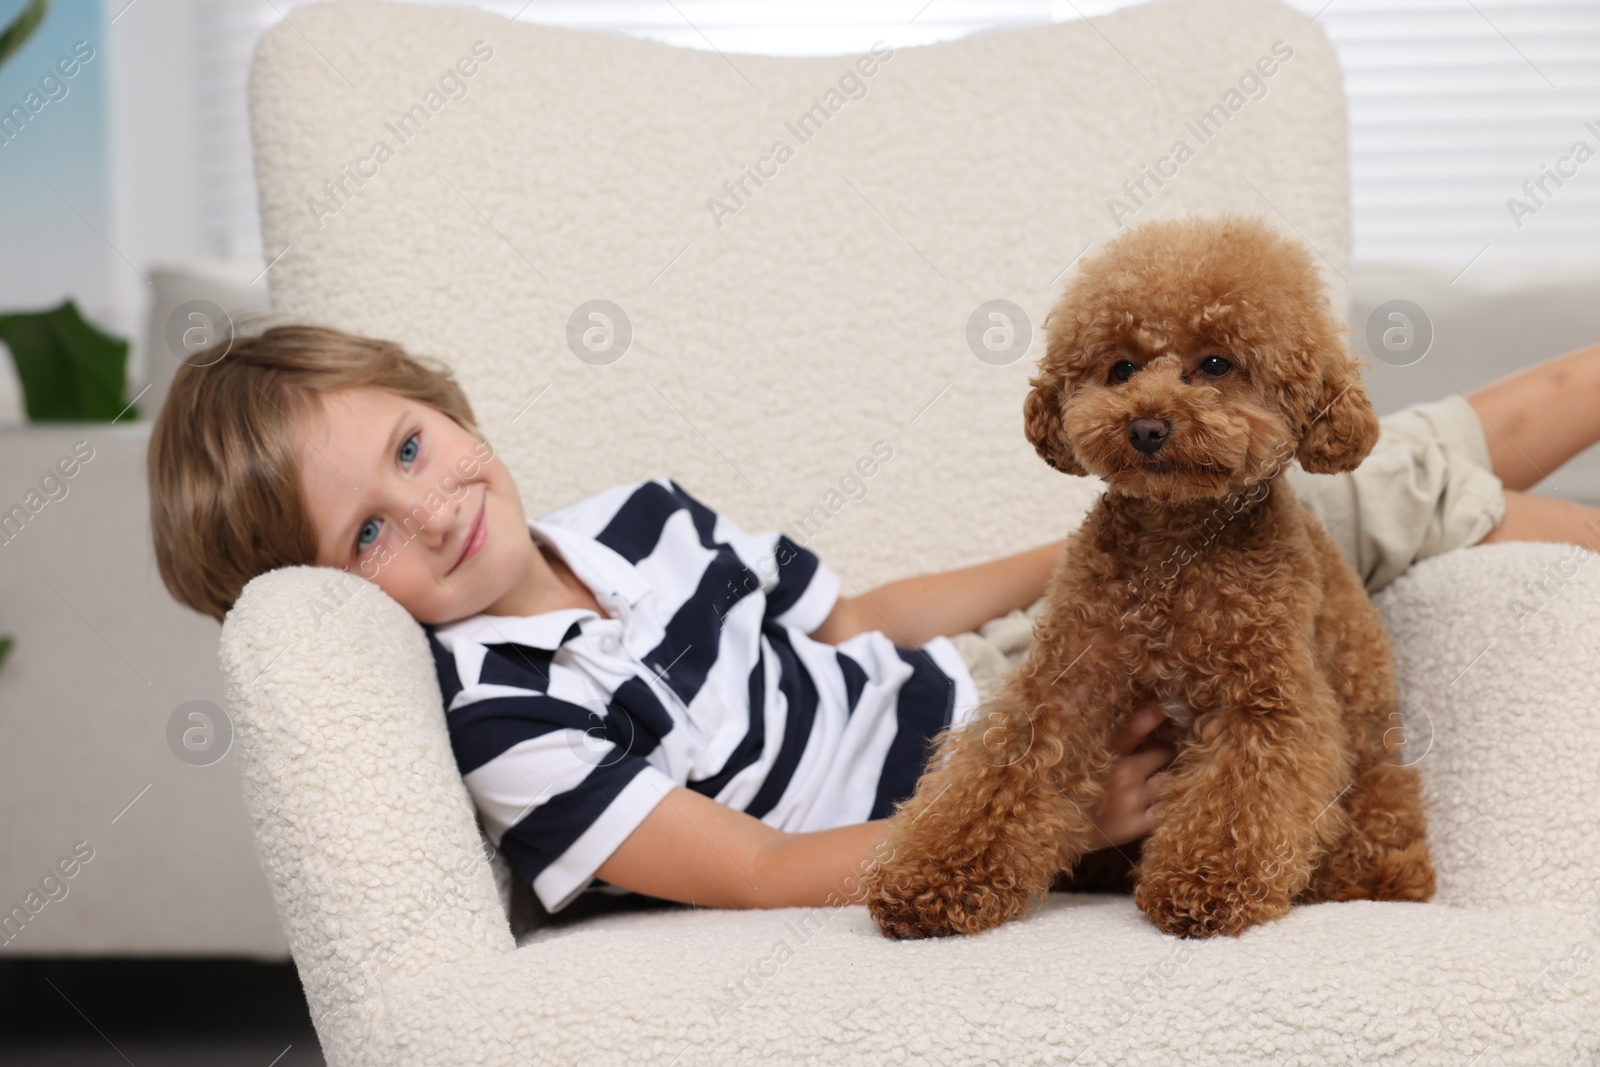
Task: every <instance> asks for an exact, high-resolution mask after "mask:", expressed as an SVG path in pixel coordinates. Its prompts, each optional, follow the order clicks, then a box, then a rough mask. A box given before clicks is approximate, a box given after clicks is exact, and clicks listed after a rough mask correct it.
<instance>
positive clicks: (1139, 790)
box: [1090, 706, 1178, 849]
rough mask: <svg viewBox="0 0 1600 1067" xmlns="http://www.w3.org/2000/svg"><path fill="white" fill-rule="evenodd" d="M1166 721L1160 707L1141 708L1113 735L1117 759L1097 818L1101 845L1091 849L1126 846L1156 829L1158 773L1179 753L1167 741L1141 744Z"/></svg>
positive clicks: (1112, 740)
mask: <svg viewBox="0 0 1600 1067" xmlns="http://www.w3.org/2000/svg"><path fill="white" fill-rule="evenodd" d="M1165 719H1166V714H1165V713H1164V712H1163V711H1162V710H1161V709H1160V708H1159V707H1155V706H1148V707H1143V708H1138V709H1136V710H1135V711H1134V713H1133V714H1132V715H1131V716H1129V718H1128V721H1127V722H1125V723H1123V724H1122V725H1121V726H1119V727H1117V730H1116V732H1115V733H1113V734H1112V735H1111V745H1112V748H1114V749H1115V750H1116V752H1117V759H1116V762H1115V763H1113V764H1112V765H1111V773H1110V774H1109V775H1108V776H1107V778H1106V800H1105V804H1104V805H1103V806H1102V807H1101V808H1100V812H1099V814H1097V815H1096V816H1095V818H1094V821H1095V825H1096V826H1098V827H1099V829H1100V842H1099V843H1098V844H1095V845H1091V846H1090V848H1091V849H1101V848H1109V847H1111V846H1112V845H1126V844H1128V843H1129V842H1130V841H1137V840H1139V838H1141V837H1143V836H1145V835H1146V834H1148V833H1149V832H1150V831H1152V830H1154V829H1155V815H1154V814H1153V813H1152V811H1151V798H1152V795H1153V793H1154V791H1155V788H1156V786H1158V785H1160V779H1159V778H1158V772H1160V771H1161V769H1162V768H1163V767H1165V766H1166V765H1167V764H1169V763H1171V762H1172V760H1173V757H1175V756H1176V755H1177V754H1178V750H1177V749H1176V748H1175V747H1173V746H1172V745H1171V744H1169V743H1168V742H1166V741H1149V742H1148V743H1145V744H1142V745H1141V742H1143V741H1145V739H1146V738H1147V737H1148V736H1149V734H1150V733H1151V732H1152V731H1154V730H1155V728H1156V727H1158V726H1160V725H1161V723H1162V721H1163V720H1165Z"/></svg>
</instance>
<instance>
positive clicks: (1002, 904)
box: [864, 866, 1029, 940]
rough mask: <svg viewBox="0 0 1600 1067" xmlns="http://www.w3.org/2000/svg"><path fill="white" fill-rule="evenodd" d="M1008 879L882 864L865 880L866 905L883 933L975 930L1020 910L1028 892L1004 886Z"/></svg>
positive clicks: (926, 934) (901, 936)
mask: <svg viewBox="0 0 1600 1067" xmlns="http://www.w3.org/2000/svg"><path fill="white" fill-rule="evenodd" d="M1004 881H1005V880H1004V879H1000V880H998V881H977V880H974V879H973V878H971V877H969V876H968V875H966V874H965V873H963V872H956V871H946V870H942V869H938V868H935V867H932V866H922V867H920V868H915V869H900V870H885V869H883V868H880V869H879V870H878V871H877V872H875V873H874V875H873V876H871V877H870V878H868V879H867V880H866V881H865V883H864V888H865V889H866V894H867V910H868V912H869V913H870V914H871V915H872V920H873V922H875V923H877V924H878V929H879V930H881V931H882V932H883V935H884V936H885V937H890V938H894V939H896V940H903V939H907V938H921V937H944V936H946V935H948V934H976V933H979V932H981V931H984V930H987V929H989V928H991V927H995V926H999V925H1000V924H1001V923H1004V922H1008V921H1009V920H1011V919H1014V918H1016V917H1017V916H1018V915H1021V914H1022V913H1023V912H1025V911H1026V910H1027V908H1028V901H1029V895H1028V894H1027V893H1026V892H1024V891H1022V890H1019V889H1013V888H1005V887H1004Z"/></svg>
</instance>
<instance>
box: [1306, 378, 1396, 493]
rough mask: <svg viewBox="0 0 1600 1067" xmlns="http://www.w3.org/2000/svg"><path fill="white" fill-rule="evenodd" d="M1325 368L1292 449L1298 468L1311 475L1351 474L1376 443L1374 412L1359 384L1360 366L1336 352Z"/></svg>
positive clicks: (1376, 422)
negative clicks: (1318, 389)
mask: <svg viewBox="0 0 1600 1067" xmlns="http://www.w3.org/2000/svg"><path fill="white" fill-rule="evenodd" d="M1325 366H1326V367H1327V370H1326V372H1325V373H1324V375H1323V378H1322V388H1321V390H1320V391H1319V392H1318V393H1317V398H1316V400H1315V402H1314V403H1313V405H1312V408H1311V410H1310V411H1309V412H1307V413H1306V418H1307V422H1306V427H1305V429H1304V431H1302V432H1301V434H1300V444H1299V446H1298V447H1297V448H1296V449H1295V458H1296V459H1298V460H1299V461H1300V466H1301V467H1302V468H1303V469H1305V470H1306V471H1308V472H1310V473H1312V474H1337V473H1339V472H1340V471H1353V470H1355V469H1356V467H1358V466H1360V465H1361V461H1362V460H1364V459H1366V458H1367V454H1368V453H1369V452H1371V451H1372V446H1373V445H1375V444H1377V443H1378V413H1377V412H1376V411H1374V410H1373V407H1372V401H1371V400H1370V399H1369V398H1368V397H1367V387H1366V385H1365V384H1364V383H1363V382H1362V381H1361V374H1360V364H1359V363H1357V362H1356V361H1355V360H1354V359H1351V358H1349V357H1348V356H1346V355H1344V353H1343V352H1340V353H1338V354H1337V355H1336V356H1334V357H1333V358H1331V359H1329V360H1328V361H1327V362H1326V364H1325Z"/></svg>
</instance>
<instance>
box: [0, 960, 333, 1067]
mask: <svg viewBox="0 0 1600 1067" xmlns="http://www.w3.org/2000/svg"><path fill="white" fill-rule="evenodd" d="M323 1062H324V1061H323V1059H322V1053H321V1050H320V1049H319V1048H318V1046H317V1037H316V1033H315V1032H314V1031H313V1030H312V1028H311V1016H310V1014H309V1012H308V1010H307V1008H306V1002H305V996H304V994H303V993H302V992H301V989H300V979H299V977H298V976H297V975H296V974H295V970H294V966H293V965H292V964H290V963H257V962H254V961H250V960H232V959H65V960H64V959H27V958H23V959H12V960H6V961H0V1064H5V1065H6V1067H46V1065H48V1067H112V1065H115V1067H129V1065H130V1064H131V1065H133V1067H169V1065H170V1067H322V1065H323Z"/></svg>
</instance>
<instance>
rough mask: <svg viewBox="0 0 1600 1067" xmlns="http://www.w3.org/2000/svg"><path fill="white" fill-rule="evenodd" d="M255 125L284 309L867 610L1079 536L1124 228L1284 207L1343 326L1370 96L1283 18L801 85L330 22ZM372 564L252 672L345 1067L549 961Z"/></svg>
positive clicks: (419, 23) (1114, 32) (1099, 30)
mask: <svg viewBox="0 0 1600 1067" xmlns="http://www.w3.org/2000/svg"><path fill="white" fill-rule="evenodd" d="M251 99H252V118H253V134H254V144H255V158H256V166H257V173H258V180H259V186H260V192H261V210H262V220H263V223H262V225H263V237H264V242H265V245H266V249H267V255H268V256H269V257H274V259H275V262H274V263H273V266H272V267H271V272H270V278H271V285H272V290H273V300H274V304H275V306H276V307H277V309H278V310H279V311H280V312H282V313H284V314H285V315H286V316H288V317H291V318H294V319H299V320H309V321H316V322H321V323H325V324H328V325H332V326H337V327H340V328H343V329H348V330H353V331H357V332H362V333H368V334H374V335H378V336H384V337H388V338H392V339H395V340H398V341H400V342H402V343H404V344H405V345H406V346H407V347H408V348H410V349H411V350H413V351H415V352H417V353H420V354H426V355H431V356H436V357H439V358H442V359H444V360H445V361H446V362H448V363H449V364H450V365H451V366H452V367H453V368H454V369H455V371H456V372H457V374H458V375H459V377H460V379H461V380H462V383H463V385H464V386H465V388H466V390H467V393H468V395H469V397H470V398H471V400H472V402H473V404H474V407H475V408H476V410H477V413H478V416H479V419H480V425H481V426H482V427H483V429H484V430H485V432H486V433H487V435H488V436H489V438H490V440H491V441H492V442H493V443H494V444H495V447H496V450H497V452H498V453H499V454H500V455H501V456H503V457H504V458H505V460H506V461H507V463H508V465H509V466H510V468H511V471H512V473H513V475H514V476H515V477H516V479H517V483H518V486H519V489H520V490H521V494H522V497H523V500H524V504H525V507H526V509H527V511H528V513H529V514H530V515H533V516H537V515H538V514H541V513H543V512H545V511H547V510H550V509H552V508H554V507H558V506H560V505H562V504H565V503H567V502H569V501H571V500H574V499H576V498H578V497H581V496H584V495H587V494H590V493H593V492H596V491H599V490H601V489H604V488H607V487H609V486H612V485H615V484H618V483H621V482H625V481H631V480H636V479H642V478H649V477H654V476H657V475H660V474H669V475H671V476H672V477H674V478H676V479H677V480H678V481H679V482H680V483H681V484H683V485H684V486H685V487H686V488H688V489H689V490H690V491H691V492H693V493H694V494H695V495H697V496H699V497H700V498H701V499H702V500H704V501H705V502H707V503H708V504H710V505H711V506H713V507H715V508H717V509H718V510H720V511H723V512H725V513H727V514H728V515H729V516H730V517H732V518H733V519H735V520H736V521H738V522H739V523H741V524H742V525H744V526H746V527H747V528H749V529H753V530H755V529H772V528H782V529H785V530H787V531H788V532H789V533H790V536H791V537H793V538H794V539H796V540H797V541H801V542H803V543H807V544H809V545H810V546H811V547H813V548H814V549H815V550H816V551H817V552H818V553H819V554H821V555H822V556H823V558H825V559H827V560H828V561H829V562H830V563H832V564H833V565H834V566H835V567H836V568H837V569H838V570H839V571H840V572H841V574H842V575H843V576H844V577H845V578H846V579H847V580H848V582H849V583H850V584H851V585H853V586H854V587H855V588H856V589H865V588H867V587H868V586H870V585H871V584H874V583H876V582H879V581H883V580H887V579H890V578H893V577H897V576H900V575H904V574H907V573H914V572H918V571H926V570H933V569H939V568H945V567H951V566H959V565H962V564H965V563H971V562H975V561H977V560H980V559H983V558H990V557H993V556H996V555H1000V554H1004V553H1007V552H1012V551H1017V550H1020V549H1022V548H1025V547H1028V546H1032V545H1036V544H1040V543H1043V542H1045V541H1048V540H1053V539H1055V538H1057V537H1060V536H1062V535H1064V534H1065V533H1066V532H1067V530H1068V529H1069V528H1070V527H1071V526H1072V525H1074V524H1075V523H1076V521H1077V520H1078V519H1079V518H1080V517H1081V514H1082V512H1083V511H1084V510H1086V508H1087V507H1088V505H1089V503H1090V502H1091V500H1092V497H1093V495H1094V491H1095V487H1096V486H1095V483H1094V482H1092V481H1089V480H1085V479H1075V478H1068V477H1065V476H1063V475H1061V474H1058V473H1056V472H1054V471H1052V470H1051V469H1049V468H1048V467H1046V466H1045V465H1044V464H1043V463H1042V462H1041V461H1040V460H1039V459H1038V458H1037V457H1036V456H1035V455H1034V452H1033V449H1032V447H1031V446H1030V445H1029V444H1028V443H1027V441H1026V440H1025V438H1024V437H1023V434H1022V428H1021V417H1020V413H1021V407H1022V400H1023V397H1024V395H1025V394H1026V392H1027V388H1028V385H1027V379H1028V377H1029V375H1030V374H1031V373H1032V366H1033V364H1034V363H1035V361H1036V360H1037V358H1038V356H1039V354H1040V353H1041V352H1042V351H1043V343H1044V342H1043V336H1042V324H1043V319H1044V316H1045V313H1046V312H1047V311H1048V309H1049V306H1050V304H1051V301H1052V298H1053V296H1054V295H1055V293H1056V292H1058V290H1059V287H1060V284H1061V281H1062V280H1063V279H1064V278H1065V277H1066V275H1067V273H1068V272H1069V271H1070V270H1071V267H1072V264H1073V263H1074V262H1075V261H1076V260H1077V258H1078V257H1079V256H1080V255H1081V254H1082V253H1083V252H1084V251H1086V250H1088V249H1090V248H1092V247H1093V246H1094V245H1096V244H1098V243H1100V242H1102V241H1104V240H1105V239H1106V238H1108V237H1109V236H1111V235H1112V234H1114V233H1115V232H1117V230H1118V227H1119V224H1122V225H1127V224H1133V223H1136V222H1141V221H1144V220H1146V219H1149V218H1155V217H1161V216H1170V215H1181V214H1185V213H1189V212H1213V211H1219V210H1223V209H1232V210H1239V211H1245V212H1250V213H1257V214H1261V215H1263V216H1265V217H1267V218H1269V219H1270V220H1272V221H1273V223H1274V224H1276V225H1280V226H1282V227H1284V229H1285V232H1292V233H1295V234H1297V235H1299V236H1301V237H1302V238H1304V239H1305V240H1307V241H1308V242H1309V243H1311V244H1312V245H1313V246H1314V247H1315V248H1316V249H1317V250H1318V252H1319V253H1320V254H1321V255H1322V256H1324V257H1326V260H1325V264H1326V266H1327V272H1326V277H1327V278H1328V284H1329V291H1330V296H1331V297H1332V298H1333V300H1334V301H1335V306H1336V307H1343V305H1344V300H1345V289H1344V281H1343V275H1344V272H1345V271H1346V263H1347V258H1348V250H1349V205H1348V194H1347V178H1346V166H1345V158H1346V135H1345V110H1344V98H1343V95H1342V90H1341V85H1340V75H1339V68H1338V64H1337V62H1336V60H1335V58H1334V56H1333V54H1332V51H1331V49H1330V47H1329V46H1328V44H1327V41H1326V40H1325V38H1323V36H1322V35H1321V33H1320V31H1319V30H1318V29H1317V28H1316V27H1315V26H1314V25H1313V24H1311V23H1309V22H1308V21H1307V19H1306V18H1305V17H1304V16H1302V15H1300V14H1299V13H1297V12H1295V11H1293V10H1292V9H1290V8H1288V7H1286V6H1283V5H1279V4H1273V3H1260V2H1243V0H1193V2H1179V3H1162V4H1151V5H1148V6H1145V7H1139V8H1133V9H1128V10H1124V11H1121V12H1118V13H1116V14H1113V15H1109V16H1106V17H1104V18H1098V19H1095V20H1093V22H1092V23H1091V22H1087V21H1080V22H1072V23H1067V24H1062V25H1054V26H1047V27H1040V28H1037V29H1029V30H1021V31H1008V32H997V33H988V34H980V35H977V36H974V37H971V38H968V39H964V40H960V41H956V42H951V43H946V44H939V45H933V46H927V47H918V48H903V49H893V50H891V49H889V48H887V47H886V46H880V47H879V48H878V49H877V51H876V52H872V53H866V54H862V55H849V56H829V57H822V58H804V59H794V58H763V57H755V56H742V55H724V54H719V53H718V52H715V51H688V50H680V49H675V48H671V47H667V46H664V45H660V44H655V43H651V42H646V41H640V40H633V39H629V38H622V37H615V36H606V35H599V34H591V33H581V32H572V31H565V30H560V29H553V28H548V27H541V26H534V25H525V24H524V25H516V24H509V23H507V22H506V21H504V20H503V19H499V18H496V17H493V16H489V15H486V14H483V13H479V12H472V11H466V10H459V9H442V8H429V7H421V6H413V5H410V4H391V3H381V4H372V3H357V2H349V3H339V4H327V5H320V6H310V7H300V8H296V9H295V11H294V13H293V25H292V26H291V25H280V26H279V27H278V28H276V29H275V30H273V31H272V32H271V33H269V34H268V35H267V36H266V37H265V39H264V40H263V42H262V45H261V47H260V50H259V52H258V54H257V57H256V60H255V65H254V68H253V72H252V83H251ZM596 301H605V302H606V303H603V304H601V303H595V302H596ZM995 301H1005V302H1007V303H1006V304H999V303H996V304H991V302H995ZM1008 305H1009V306H1008ZM991 313H992V314H996V315H999V317H998V318H992V317H990V316H991ZM592 316H599V317H592ZM624 339H626V344H624ZM868 471H870V474H869V473H867V472H868ZM339 578H340V574H339V572H335V571H326V570H321V569H318V568H285V569H283V570H280V571H275V572H273V573H271V574H268V575H263V576H261V577H259V578H257V579H256V580H255V581H253V582H252V583H251V584H250V585H249V586H248V587H247V589H246V591H245V594H244V596H243V597H241V599H240V601H239V603H238V604H237V605H236V606H235V608H234V610H233V612H232V613H231V614H230V615H229V617H228V620H227V622H226V623H225V625H224V628H223V639H222V645H223V649H222V650H223V659H224V665H225V670H226V675H227V679H228V694H229V701H230V708H231V710H232V711H233V713H234V715H235V718H236V720H237V725H238V741H237V747H238V749H239V755H240V760H241V763H242V765H243V768H244V773H245V789H246V801H247V803H248V805H249V807H250V810H251V814H252V818H253V820H254V824H255V832H256V840H257V847H258V850H259V852H260V855H261V859H262V864H263V867H264V868H265V870H266V872H267V875H268V878H269V881H270V882H271V884H272V888H273V892H274V896H275V899H276V901H277V903H278V908H279V915H280V918H281V920H282V921H283V923H284V928H285V933H286V935H287V936H288V939H289V943H290V946H291V948H292V950H293V952H294V956H295V961H296V963H297V965H298V966H299V969H300V974H301V978H302V981H303V983H304V984H305V988H306V993H307V997H308V1000H309V1001H310V1004H311V1007H312V1013H313V1017H314V1019H315V1020H316V1021H317V1025H318V1032H319V1036H320V1037H321V1039H322V1042H323V1047H324V1050H325V1052H326V1053H327V1055H328V1057H329V1060H330V1062H332V1063H354V1062H389V1060H386V1059H385V1056H386V1055H388V1053H389V1052H391V1051H392V1049H390V1048H389V1047H388V1045H387V1044H386V1042H387V1038H386V1036H385V1034H386V1028H385V1025H384V997H383V988H384V982H385V981H386V980H387V979H388V978H390V977H393V976H400V977H404V976H406V975H410V974H415V973H417V972H418V971H419V970H420V969H422V968H424V967H426V966H428V965H429V964H430V963H432V962H436V961H443V960H450V959H458V958H462V957H463V956H466V955H472V954H479V953H494V952H503V951H506V950H508V949H509V948H510V947H511V944H512V940H511V936H510V932H509V931H508V929H507V927H506V922H505V916H504V913H503V911H501V904H500V900H499V898H498V897H497V895H496V892H495V885H494V880H493V878H492V877H491V874H490V872H489V871H488V869H487V868H485V867H484V865H483V864H482V863H481V855H482V852H481V850H480V842H479V841H478V839H477V835H476V833H475V828H474V826H473V819H472V812H471V806H470V803H469V802H468V799H467V794H466V791H465V788H464V787H463V785H462V783H461V780H460V777H459V775H457V774H456V773H455V770H454V766H453V764H452V762H451V759H450V750H449V743H448V739H447V737H446V733H445V729H444V724H443V718H442V716H441V715H440V714H439V708H438V699H439V694H438V687H437V683H436V681H435V680H434V678H433V675H432V665H431V663H430V662H429V661H428V658H427V652H426V645H425V642H424V640H423V636H422V632H421V630H420V628H418V627H417V626H416V625H415V624H414V623H413V622H411V621H410V619H409V617H408V616H406V615H405V613H404V612H403V610H401V609H400V608H399V606H398V605H397V604H395V603H394V602H393V601H391V600H389V598H388V597H386V596H384V595H383V594H382V593H381V592H379V591H378V590H377V589H376V588H375V587H373V586H370V585H366V584H365V583H362V582H360V580H359V579H350V578H349V576H344V579H345V581H344V582H340V581H338V579H339ZM330 579H332V580H334V584H332V585H329V584H327V583H328V582H329V580H330ZM348 583H354V585H353V586H352V585H351V584H348ZM846 591H847V592H849V587H848V586H847V590H846Z"/></svg>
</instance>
